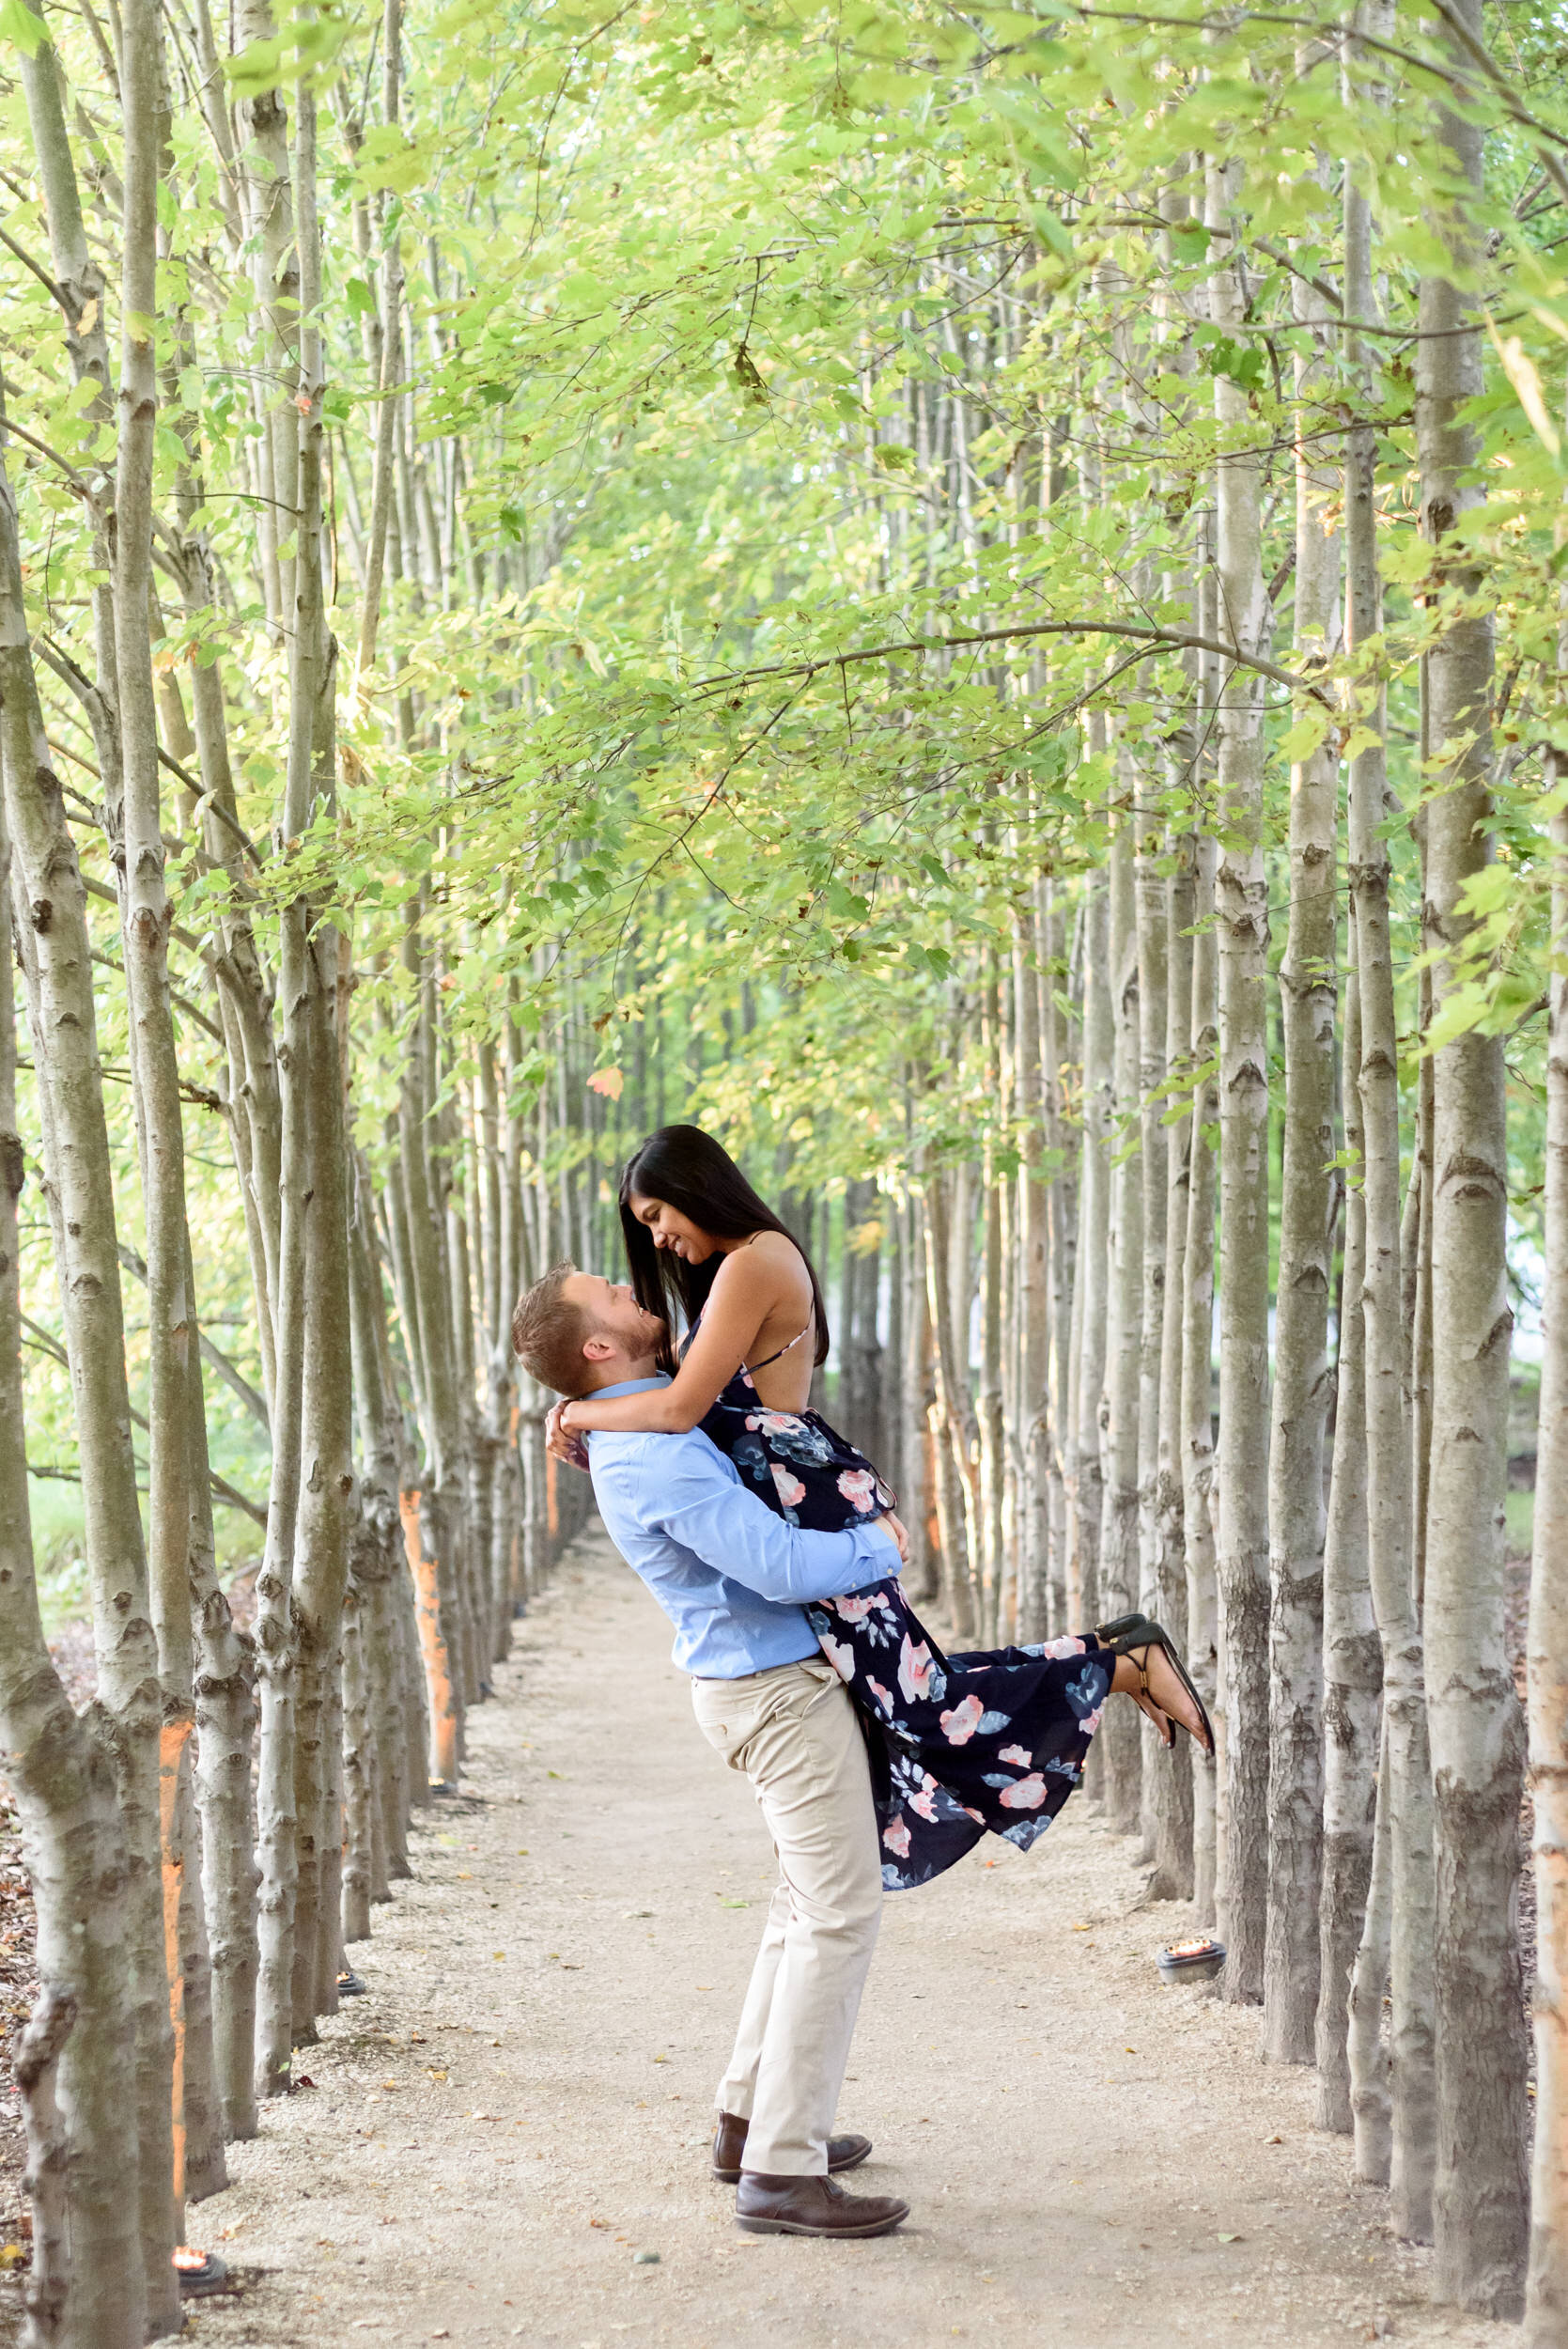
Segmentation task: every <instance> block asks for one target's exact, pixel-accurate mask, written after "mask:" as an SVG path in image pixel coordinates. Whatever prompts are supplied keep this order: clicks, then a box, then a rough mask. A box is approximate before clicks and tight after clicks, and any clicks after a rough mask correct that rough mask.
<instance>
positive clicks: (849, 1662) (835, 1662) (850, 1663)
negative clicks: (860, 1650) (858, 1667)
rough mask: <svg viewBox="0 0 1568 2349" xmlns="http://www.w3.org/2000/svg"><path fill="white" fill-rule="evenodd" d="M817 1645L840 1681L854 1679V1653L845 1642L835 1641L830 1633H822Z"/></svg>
mask: <svg viewBox="0 0 1568 2349" xmlns="http://www.w3.org/2000/svg"><path fill="white" fill-rule="evenodd" d="M817 1645H818V1647H820V1649H821V1650H822V1653H823V1655H824V1656H825V1657H827V1659H828V1661H829V1663H830V1664H831V1666H832V1668H833V1670H834V1672H837V1674H838V1676H839V1678H840V1679H841V1680H853V1679H854V1677H855V1651H854V1649H853V1648H852V1647H851V1646H850V1644H849V1642H848V1641H847V1640H835V1639H834V1638H833V1636H832V1634H831V1632H830V1631H824V1632H823V1633H822V1634H821V1636H820V1637H819V1639H818V1641H817Z"/></svg>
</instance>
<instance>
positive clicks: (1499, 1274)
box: [1416, 0, 1528, 2316]
mask: <svg viewBox="0 0 1568 2349" xmlns="http://www.w3.org/2000/svg"><path fill="white" fill-rule="evenodd" d="M1481 21H1482V20H1481V7H1480V0H1454V6H1453V8H1452V10H1451V12H1450V14H1449V16H1448V17H1446V18H1445V25H1446V26H1447V28H1448V31H1447V35H1446V38H1447V39H1449V41H1450V55H1451V58H1452V73H1453V99H1454V103H1453V107H1452V110H1450V109H1449V108H1446V107H1445V108H1442V109H1440V110H1439V114H1438V135H1439V138H1440V141H1441V143H1442V145H1443V146H1444V147H1445V148H1447V150H1448V157H1449V160H1450V163H1451V164H1452V172H1453V178H1454V180H1455V182H1456V183H1457V185H1458V187H1459V188H1460V189H1461V190H1462V191H1466V192H1467V194H1468V195H1469V196H1473V197H1475V198H1479V196H1480V194H1481V188H1482V145H1483V132H1482V129H1481V126H1480V124H1479V123H1478V122H1477V121H1476V120H1475V119H1474V116H1473V110H1472V108H1471V107H1469V106H1467V104H1466V102H1465V101H1466V98H1467V89H1466V85H1467V82H1468V80H1469V79H1470V78H1471V76H1472V73H1473V67H1472V64H1471V60H1470V57H1469V55H1468V54H1467V53H1466V52H1465V51H1464V50H1463V49H1462V48H1461V46H1460V44H1459V41H1458V39H1456V38H1455V36H1456V34H1457V33H1463V34H1465V35H1466V36H1467V38H1468V39H1469V40H1470V41H1471V42H1472V43H1474V42H1479V40H1480V37H1481ZM1438 232H1439V234H1440V235H1441V237H1442V238H1443V240H1444V241H1445V243H1446V244H1447V247H1448V250H1449V252H1450V254H1451V255H1452V260H1453V264H1454V276H1455V277H1458V278H1462V279H1463V280H1464V281H1465V283H1466V284H1467V285H1468V284H1471V283H1473V281H1474V275H1475V272H1476V270H1477V269H1478V268H1479V267H1480V266H1481V263H1482V258H1483V243H1484V236H1485V232H1484V231H1483V230H1482V229H1481V228H1479V226H1478V225H1477V223H1476V222H1475V220H1474V218H1473V217H1472V216H1471V214H1470V212H1469V210H1468V209H1467V196H1466V194H1461V195H1460V196H1459V197H1458V199H1457V200H1456V202H1455V204H1454V207H1453V209H1452V210H1451V211H1450V212H1449V213H1448V214H1447V215H1446V216H1444V217H1443V218H1442V219H1441V220H1440V223H1439V230H1438ZM1421 332H1422V336H1423V339H1422V341H1421V344H1420V345H1419V347H1418V352H1417V360H1416V438H1417V454H1418V458H1419V460H1420V464H1421V526H1422V533H1423V536H1424V537H1426V539H1427V541H1428V543H1429V545H1430V546H1431V548H1432V550H1433V570H1432V573H1431V575H1430V581H1429V587H1428V594H1429V598H1430V597H1431V596H1436V597H1438V598H1441V599H1446V598H1448V597H1450V596H1453V597H1456V598H1457V599H1459V600H1460V603H1461V609H1460V610H1459V611H1457V612H1455V613H1454V614H1452V615H1450V616H1448V618H1447V623H1446V626H1445V627H1444V629H1443V632H1442V633H1441V634H1440V635H1439V636H1438V637H1437V638H1436V642H1435V643H1434V644H1433V646H1432V648H1431V651H1430V652H1429V654H1428V656H1427V678H1428V689H1427V715H1428V726H1429V732H1430V739H1431V746H1432V754H1433V757H1434V759H1435V760H1437V761H1440V762H1442V775H1441V787H1440V788H1438V789H1437V790H1436V792H1435V793H1434V796H1433V797H1432V799H1431V800H1430V801H1429V802H1428V805H1427V809H1426V864H1427V885H1426V903H1425V909H1424V913H1425V921H1424V930H1425V944H1426V948H1427V951H1428V953H1429V954H1431V955H1432V956H1433V957H1434V960H1433V964H1432V978H1433V987H1432V995H1433V1013H1434V1019H1435V1020H1436V1021H1437V1022H1438V1023H1439V1024H1440V1023H1441V1020H1442V1018H1443V1012H1444V1007H1445V1004H1446V1003H1448V1001H1449V999H1450V997H1451V996H1452V995H1453V994H1454V993H1455V992H1456V991H1457V990H1458V989H1460V988H1463V987H1464V986H1465V984H1466V982H1467V980H1469V979H1470V978H1471V977H1472V975H1473V969H1474V963H1473V949H1472V953H1471V957H1470V958H1469V959H1468V960H1467V934H1468V932H1469V931H1470V929H1471V928H1472V926H1473V924H1474V916H1473V915H1472V913H1471V912H1470V910H1469V908H1468V905H1467V896H1466V892H1467V886H1468V884H1469V883H1470V882H1471V881H1472V880H1475V879H1478V878H1479V877H1480V876H1481V875H1482V874H1483V872H1484V871H1485V869H1486V867H1487V866H1488V865H1489V864H1490V863H1491V853H1492V851H1491V832H1490V819H1491V817H1492V813H1493V803H1492V797H1491V792H1490V788H1489V780H1490V774H1491V694H1492V666H1493V645H1492V622H1491V618H1490V616H1489V614H1485V613H1483V611H1482V610H1480V609H1479V608H1478V607H1479V604H1480V600H1481V598H1480V590H1481V579H1480V574H1479V572H1478V571H1477V570H1476V569H1475V568H1474V567H1473V560H1472V558H1471V556H1470V555H1469V553H1468V552H1467V543H1466V542H1462V541H1461V540H1459V539H1458V538H1456V537H1455V536H1454V533H1455V531H1456V529H1457V528H1458V526H1459V524H1460V521H1461V517H1462V515H1463V513H1464V511H1465V509H1466V508H1467V507H1470V506H1474V505H1476V504H1477V503H1478V502H1479V501H1480V499H1481V498H1482V497H1483V494H1484V493H1483V490H1481V489H1479V488H1477V487H1475V486H1473V470H1474V467H1475V465H1476V462H1477V459H1478V456H1479V442H1478V438H1477V434H1476V430H1475V428H1474V426H1473V425H1472V424H1471V423H1470V422H1469V420H1468V416H1467V406H1468V403H1469V402H1471V401H1473V400H1474V399H1476V398H1477V397H1479V396H1480V394H1481V391H1482V388H1483V371H1482V363H1481V337H1480V334H1479V333H1478V332H1477V331H1476V328H1475V310H1474V298H1473V296H1471V295H1470V294H1469V293H1467V292H1464V291H1461V289H1460V288H1459V286H1457V285H1455V284H1453V283H1452V282H1450V280H1449V279H1448V278H1446V277H1440V276H1433V277H1425V278H1423V279H1422V280H1421ZM1504 1051H1505V1039H1504V1037H1503V1036H1501V1035H1500V1034H1490V1035H1483V1034H1477V1033H1474V1032H1473V1031H1472V1032H1471V1033H1469V1034H1458V1035H1454V1036H1452V1037H1450V1038H1448V1039H1447V1040H1445V1041H1444V1042H1442V1043H1441V1044H1440V1045H1439V1046H1438V1048H1437V1050H1436V1052H1435V1054H1434V1066H1433V1198H1432V1463H1431V1497H1430V1501H1429V1503H1428V1509H1427V1520H1426V1641H1427V1715H1428V1720H1429V1723H1430V1730H1431V1741H1432V1774H1433V1784H1434V1787H1435V1790H1436V1870H1437V1916H1436V1951H1435V1957H1436V1992H1437V2006H1436V2024H1437V2039H1436V2053H1437V2062H1436V2080H1437V2108H1436V2181H1435V2191H1434V2198H1433V2217H1434V2232H1435V2241H1436V2272H1435V2277H1434V2287H1433V2288H1434V2291H1435V2293H1436V2297H1437V2298H1438V2299H1440V2300H1451V2301H1453V2302H1455V2303H1456V2304H1457V2305H1458V2306H1459V2307H1461V2308H1464V2309H1469V2310H1476V2311H1478V2312H1479V2313H1482V2314H1484V2315H1487V2316H1516V2315H1518V2314H1519V2313H1520V2310H1521V2306H1522V2288H1523V2282H1524V2265H1525V2253H1526V2246H1527V2224H1528V2216H1527V2215H1528V2201H1527V2180H1526V2170H1525V2155H1524V2146H1525V2123H1526V2097H1525V2081H1526V2073H1527V2069H1528V2059H1527V2044H1526V2034H1525V2026H1524V2020H1523V2013H1522V2007H1521V1998H1520V1975H1519V1949H1518V1939H1517V1925H1516V1920H1517V1910H1518V1889H1519V1836H1518V1818H1519V1796H1520V1780H1521V1772H1522V1766H1523V1759H1524V1755H1523V1742H1524V1741H1523V1735H1522V1723H1521V1720H1520V1716H1519V1702H1518V1698H1517V1696H1516V1695H1515V1693H1514V1678H1513V1674H1512V1672H1511V1671H1510V1669H1509V1660H1508V1651H1507V1645H1506V1641H1505V1637H1504V1626H1503V1606H1504V1595H1503V1545H1502V1526H1503V1491H1504V1486H1505V1484H1506V1472H1507V1449H1508V1366H1509V1345H1510V1339H1511V1336H1512V1332H1513V1328H1514V1315H1513V1312H1512V1309H1511V1307H1510V1305H1509V1299H1508V1258H1507V1237H1508V1126H1507V1106H1506V1097H1505V1088H1506V1082H1507V1072H1506V1068H1505V1066H1504Z"/></svg>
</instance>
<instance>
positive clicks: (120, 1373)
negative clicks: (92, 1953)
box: [0, 481, 179, 2333]
mask: <svg viewBox="0 0 1568 2349" xmlns="http://www.w3.org/2000/svg"><path fill="white" fill-rule="evenodd" d="M0 659H3V661H4V682H3V685H0V692H3V693H4V697H5V703H6V739H7V750H6V776H5V788H6V795H7V816H8V822H9V826H10V832H11V841H12V855H13V860H14V861H13V865H12V889H13V893H15V896H16V899H17V900H18V901H19V902H21V903H23V904H24V905H25V906H26V907H27V909H28V921H27V924H26V926H24V927H23V929H22V931H21V932H20V935H19V940H18V943H19V946H20V950H21V960H22V966H23V972H24V973H25V976H26V982H27V1003H28V1026H29V1028H30V1030H31V1032H32V1037H33V1048H34V1060H35V1064H36V1068H37V1078H36V1083H37V1094H38V1103H39V1114H40V1118H41V1122H42V1126H43V1145H44V1148H43V1158H44V1184H45V1192H46V1197H47V1199H48V1205H49V1214H50V1221H51V1224H52V1226H53V1230H54V1252H55V1265H56V1274H57V1278H58V1281H59V1287H60V1299H61V1310H62V1315H63V1318H64V1323H65V1334H66V1348H67V1353H68V1355H69V1358H70V1377H71V1398H72V1403H73V1406H74V1410H75V1418H76V1429H77V1440H78V1445H79V1447H80V1457H81V1464H82V1497H83V1511H84V1520H85V1536H86V1550H87V1565H88V1577H89V1581H90V1584H91V1588H92V1599H93V1644H94V1652H95V1655H96V1658H97V1663H98V1674H99V1702H100V1703H101V1705H102V1707H103V1710H104V1712H105V1713H106V1714H107V1715H108V1716H109V1717H110V1719H111V1720H112V1722H113V1724H114V1729H113V1750H114V1752H115V1755H116V1764H117V1766H118V1770H119V1791H120V1809H121V1814H122V1817H123V1821H124V1830H125V1837H126V1844H127V1851H128V1858H129V1894H128V1898H129V1920H128V1930H129V1949H130V1957H131V1963H132V2012H133V2016H134V2026H133V2027H134V2031H135V2037H136V2045H137V2050H138V2062H137V2076H136V2077H137V2091H136V2100H135V2102H136V2113H137V2127H138V2136H139V2139H140V2140H141V2145H142V2159H141V2162H140V2163H139V2164H138V2168H137V2173H136V2174H137V2186H138V2192H139V2194H140V2222H141V2245H142V2267H143V2270H144V2272H145V2274H146V2277H147V2303H146V2323H147V2326H148V2328H149V2330H151V2331H154V2332H157V2333H162V2332H165V2331H167V2330H169V2329H171V2327H172V2325H173V2324H174V2323H175V2322H176V2321H178V2314H179V2311H178V2303H177V2302H176V2305H175V2306H174V2308H173V2310H172V2311H171V2306H170V2302H171V2279H172V2276H173V2269H172V2267H171V2266H170V2264H169V2257H170V2253H171V2252H172V2250H173V2248H174V2238H173V2203H172V2195H171V2188H172V2183H173V2173H174V2145H173V2129H172V2114H171V2103H170V2099H171V2095H172V2079H173V2037H172V2033H171V2031H170V2029H169V2011H168V1976H167V1971H166V1968H165V1962H164V1947H163V1899H162V1875H161V1851H160V1842H159V1812H158V1735H159V1716H160V1710H161V1697H160V1690H159V1685H158V1657H157V1644H156V1641H155V1640H154V1637H153V1631H152V1625H151V1621H150V1610H151V1600H150V1595H149V1592H148V1587H147V1553H146V1550H145V1548H144V1546H143V1538H142V1521H141V1512H140V1506H139V1501H138V1497H137V1493H136V1484H135V1468H134V1462H133V1459H132V1449H131V1404H130V1396H129V1393H128V1392H127V1387H126V1374H125V1337H124V1325H123V1320H122V1316H121V1307H120V1288H119V1258H118V1248H117V1243H116V1227H115V1198H114V1168H113V1162H112V1159H111V1157H110V1152H109V1141H108V1131H107V1127H106V1124H105V1120H104V1114H103V1101H102V1081H101V1073H100V1068H99V1060H98V1043H97V1027H96V1017H95V1012H94V1006H93V994H92V972H91V960H90V956H91V942H90V940H89V937H88V932H87V926H86V918H85V896H84V892H83V888H82V881H81V876H80V872H79V868H78V865H77V862H76V851H75V847H74V844H73V842H72V840H71V837H70V829H69V826H68V824H67V821H66V815H65V806H64V801H63V799H62V797H61V793H60V787H59V784H58V782H57V780H56V778H55V776H54V770H53V769H52V767H51V764H50V759H49V751H48V745H47V742H46V740H45V736H44V728H43V713H42V710H41V708H40V707H39V700H38V692H37V686H36V682H35V679H34V676H33V669H32V662H31V660H30V659H29V657H28V653H27V635H26V622H25V617H24V614H23V590H22V566H21V550H20V545H19V542H18V537H17V527H16V508H15V506H14V505H13V503H12V501H11V497H10V492H9V487H8V484H7V483H5V482H3V481H0ZM143 2170H146V2171H147V2180H146V2181H144V2180H143V2177H142V2172H143ZM144 2186H145V2190H143V2189H144Z"/></svg>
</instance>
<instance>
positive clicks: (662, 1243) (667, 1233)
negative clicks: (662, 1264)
mask: <svg viewBox="0 0 1568 2349" xmlns="http://www.w3.org/2000/svg"><path fill="white" fill-rule="evenodd" d="M628 1204H629V1206H630V1208H631V1212H632V1214H633V1215H634V1216H635V1217H636V1219H637V1221H638V1222H639V1223H641V1224H642V1225H643V1226H644V1230H646V1231H647V1232H648V1233H649V1234H651V1236H652V1238H653V1244H654V1246H655V1247H656V1248H667V1249H669V1251H670V1252H671V1254H672V1255H675V1256H678V1257H679V1258H680V1260H681V1262H682V1263H683V1264H706V1262H707V1259H708V1258H709V1256H711V1255H712V1253H713V1245H714V1244H713V1240H712V1238H711V1237H710V1236H709V1235H708V1234H707V1233H706V1232H704V1231H699V1229H698V1228H697V1226H696V1224H695V1223H693V1222H692V1221H691V1217H690V1216H687V1215H682V1214H681V1212H680V1210H679V1208H678V1207H672V1206H670V1205H669V1203H668V1201H667V1200H663V1199H649V1198H648V1197H647V1196H646V1195H645V1194H644V1192H643V1191H640V1190H634V1191H633V1192H632V1194H631V1197H630V1200H629V1203H628Z"/></svg>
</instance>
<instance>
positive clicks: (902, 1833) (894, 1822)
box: [882, 1812, 909, 1859]
mask: <svg viewBox="0 0 1568 2349" xmlns="http://www.w3.org/2000/svg"><path fill="white" fill-rule="evenodd" d="M882 1841H883V1843H886V1845H887V1847H888V1849H889V1851H891V1852H892V1853H893V1857H894V1858H895V1859H908V1857H909V1826H908V1820H907V1819H906V1818H905V1816H904V1814H903V1812H899V1814H898V1816H897V1818H896V1819H890V1820H889V1821H888V1824H887V1826H886V1827H885V1828H883V1829H882Z"/></svg>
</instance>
